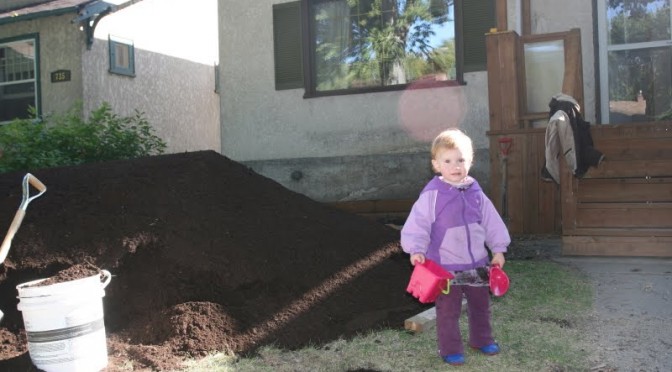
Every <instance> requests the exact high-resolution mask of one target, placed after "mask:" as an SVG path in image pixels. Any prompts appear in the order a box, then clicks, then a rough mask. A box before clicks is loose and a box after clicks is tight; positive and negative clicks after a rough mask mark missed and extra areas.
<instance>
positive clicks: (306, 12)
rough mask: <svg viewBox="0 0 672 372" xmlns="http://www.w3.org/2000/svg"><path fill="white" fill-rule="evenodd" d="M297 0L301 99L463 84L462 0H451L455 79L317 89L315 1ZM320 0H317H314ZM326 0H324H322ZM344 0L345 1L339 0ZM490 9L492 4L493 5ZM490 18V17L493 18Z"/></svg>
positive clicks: (464, 83)
mask: <svg viewBox="0 0 672 372" xmlns="http://www.w3.org/2000/svg"><path fill="white" fill-rule="evenodd" d="M300 1H301V40H302V51H303V53H302V55H303V56H302V63H303V82H304V84H303V88H304V89H305V93H304V96H303V97H304V98H316V97H328V96H339V95H349V94H363V93H375V92H391V91H399V90H406V89H409V88H412V89H423V88H438V87H450V86H459V85H466V82H465V81H464V66H463V50H464V46H463V38H462V35H461V34H462V32H458V28H460V27H461V26H462V16H463V14H462V1H464V0H455V3H454V13H455V15H454V18H455V19H454V22H455V31H454V32H455V56H456V61H455V62H456V66H455V67H456V79H455V80H445V81H436V80H432V81H423V80H422V79H421V80H416V81H413V82H411V83H406V84H395V85H386V86H371V87H363V88H347V89H336V90H330V91H317V89H316V74H317V72H316V70H315V66H316V60H315V55H316V53H315V45H313V43H312V40H313V34H312V32H313V30H312V23H313V22H312V19H313V14H312V13H311V3H312V2H313V1H315V0H300ZM317 1H320V0H317ZM324 1H328V0H324ZM342 1H346V0H342ZM493 9H494V5H493ZM493 21H494V20H493Z"/></svg>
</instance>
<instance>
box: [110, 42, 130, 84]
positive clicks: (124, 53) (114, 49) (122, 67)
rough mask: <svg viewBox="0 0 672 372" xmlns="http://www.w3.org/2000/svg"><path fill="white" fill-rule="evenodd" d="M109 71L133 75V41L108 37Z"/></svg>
mask: <svg viewBox="0 0 672 372" xmlns="http://www.w3.org/2000/svg"><path fill="white" fill-rule="evenodd" d="M108 40H109V45H110V72H111V73H114V74H119V75H126V76H135V48H134V47H133V42H131V41H127V40H123V39H119V38H116V37H112V36H110V37H109V39H108Z"/></svg>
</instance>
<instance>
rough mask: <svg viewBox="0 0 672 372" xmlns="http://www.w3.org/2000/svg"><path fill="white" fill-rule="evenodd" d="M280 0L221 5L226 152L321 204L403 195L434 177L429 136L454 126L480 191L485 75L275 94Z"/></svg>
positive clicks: (485, 161) (484, 175)
mask: <svg viewBox="0 0 672 372" xmlns="http://www.w3.org/2000/svg"><path fill="white" fill-rule="evenodd" d="M283 2H285V1H279V0H258V1H254V2H246V5H245V6H244V7H243V6H239V3H237V2H235V1H231V0H226V1H221V2H220V7H219V25H220V26H219V27H220V29H219V38H220V61H221V65H220V73H221V79H220V84H221V88H220V90H221V127H222V133H221V134H222V153H223V154H224V155H226V156H228V157H230V158H232V159H234V160H236V161H240V162H243V163H245V164H247V165H248V166H250V167H251V168H252V169H254V170H255V171H257V172H259V173H261V174H262V175H265V176H268V177H270V178H272V179H274V180H276V181H278V182H280V183H281V184H283V185H284V186H286V187H287V188H289V189H291V190H294V191H297V192H300V193H303V194H306V195H308V196H309V197H311V198H313V199H316V200H319V201H342V200H372V199H410V198H415V197H417V194H418V192H419V191H420V190H421V188H422V186H423V185H424V183H425V182H426V181H427V180H428V179H429V178H430V177H431V176H432V172H431V168H430V165H429V164H430V159H429V157H430V155H429V146H430V142H431V140H432V139H433V138H434V136H436V134H438V133H439V132H440V131H442V130H443V129H446V128H448V127H459V128H462V129H463V130H464V131H465V132H467V133H468V134H469V135H470V136H472V138H473V139H474V145H475V148H476V161H475V164H474V167H473V168H472V172H471V173H472V174H473V175H475V176H476V177H477V178H478V179H479V181H480V182H481V184H482V185H483V186H484V188H485V189H486V190H487V189H488V183H489V158H488V152H487V147H488V142H487V138H486V134H485V133H486V130H487V129H488V127H489V122H488V117H489V111H488V107H487V104H488V99H487V95H488V91H487V73H486V72H485V71H483V72H476V73H468V74H465V80H466V82H467V85H465V86H460V87H444V88H432V89H407V90H404V91H394V92H384V93H366V94H354V95H343V96H330V97H320V98H310V99H304V98H303V94H304V90H303V89H293V90H283V91H276V90H275V86H274V65H273V63H274V62H273V28H272V19H273V18H272V6H273V4H278V3H283ZM249 20H255V21H254V22H250V21H249Z"/></svg>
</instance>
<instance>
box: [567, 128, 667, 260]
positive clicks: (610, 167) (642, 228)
mask: <svg viewBox="0 0 672 372" xmlns="http://www.w3.org/2000/svg"><path fill="white" fill-rule="evenodd" d="M592 134H593V139H594V142H595V148H596V149H598V150H600V151H601V152H602V153H603V154H604V155H605V160H604V161H603V162H602V164H600V166H599V167H597V168H591V169H590V170H589V171H588V172H587V173H586V174H585V176H584V177H583V178H580V179H577V178H575V177H573V176H572V175H571V174H570V173H569V171H568V170H567V169H566V167H565V169H564V170H563V174H562V178H561V185H562V234H563V252H564V253H566V254H576V255H610V256H621V255H627V256H672V123H670V122H664V123H661V122H656V123H642V124H627V125H601V126H596V127H594V128H593V130H592Z"/></svg>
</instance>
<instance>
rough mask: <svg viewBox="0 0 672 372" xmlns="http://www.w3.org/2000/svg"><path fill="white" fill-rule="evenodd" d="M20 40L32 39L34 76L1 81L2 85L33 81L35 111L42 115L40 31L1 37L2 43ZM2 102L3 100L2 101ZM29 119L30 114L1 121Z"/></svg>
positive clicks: (0, 41)
mask: <svg viewBox="0 0 672 372" xmlns="http://www.w3.org/2000/svg"><path fill="white" fill-rule="evenodd" d="M17 41H18V42H20V41H32V42H33V48H34V55H33V75H34V76H33V77H32V78H30V79H22V80H21V81H20V82H19V83H17V82H12V83H8V82H4V83H0V85H2V86H9V85H13V84H25V83H27V82H31V81H32V82H33V89H34V94H33V96H34V97H33V103H34V104H33V105H32V106H33V107H34V108H35V112H36V114H37V116H41V114H42V100H41V97H42V95H41V78H40V35H39V34H38V33H31V34H24V35H17V36H13V37H9V38H3V39H0V45H5V44H10V43H15V42H17ZM0 103H2V101H0ZM26 115H28V112H27V111H26ZM17 118H19V119H27V118H29V116H26V117H16V118H12V119H10V120H7V121H0V123H9V122H11V121H12V120H14V119H17Z"/></svg>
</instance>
